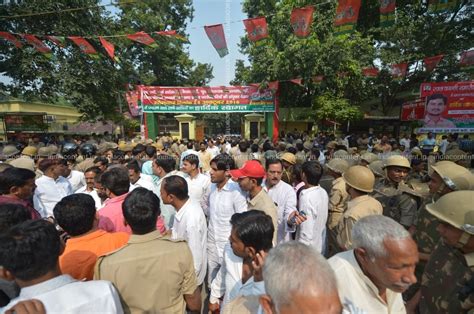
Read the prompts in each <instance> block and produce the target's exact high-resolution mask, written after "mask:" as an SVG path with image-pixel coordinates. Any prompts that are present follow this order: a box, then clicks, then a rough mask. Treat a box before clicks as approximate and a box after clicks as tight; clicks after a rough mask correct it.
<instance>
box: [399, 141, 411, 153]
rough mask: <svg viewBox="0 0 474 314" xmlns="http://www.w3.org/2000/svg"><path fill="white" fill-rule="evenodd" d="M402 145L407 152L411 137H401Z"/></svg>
mask: <svg viewBox="0 0 474 314" xmlns="http://www.w3.org/2000/svg"><path fill="white" fill-rule="evenodd" d="M400 145H403V146H404V147H405V150H404V151H405V152H406V151H408V150H410V139H409V138H402V139H400Z"/></svg>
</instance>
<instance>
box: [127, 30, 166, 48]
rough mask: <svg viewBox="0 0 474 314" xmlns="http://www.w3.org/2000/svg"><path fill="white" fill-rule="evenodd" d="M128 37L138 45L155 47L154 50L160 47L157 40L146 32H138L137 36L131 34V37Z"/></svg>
mask: <svg viewBox="0 0 474 314" xmlns="http://www.w3.org/2000/svg"><path fill="white" fill-rule="evenodd" d="M127 37H128V38H129V39H131V40H133V41H136V42H137V43H141V44H144V45H147V46H150V47H153V48H157V47H158V45H157V44H156V42H155V40H154V39H153V38H152V37H151V36H150V35H148V34H147V33H145V32H138V33H135V34H129V35H127Z"/></svg>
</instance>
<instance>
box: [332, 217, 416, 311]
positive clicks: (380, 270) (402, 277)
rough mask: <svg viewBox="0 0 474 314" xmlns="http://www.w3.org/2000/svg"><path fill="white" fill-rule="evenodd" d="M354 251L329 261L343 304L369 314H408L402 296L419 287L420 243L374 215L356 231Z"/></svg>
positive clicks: (397, 225) (357, 227) (361, 222)
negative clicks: (416, 272) (417, 266)
mask: <svg viewBox="0 0 474 314" xmlns="http://www.w3.org/2000/svg"><path fill="white" fill-rule="evenodd" d="M352 243H353V248H354V249H353V250H350V251H346V252H342V253H339V254H337V255H335V256H333V257H332V258H330V259H329V265H331V267H332V268H333V270H334V272H335V274H336V278H337V286H338V290H339V297H340V299H341V301H344V300H346V299H349V300H351V301H353V302H354V305H355V306H356V307H358V308H360V309H362V310H364V311H365V312H367V313H405V312H406V310H405V305H404V303H403V299H402V292H404V291H405V290H407V288H408V287H409V286H410V285H411V284H413V283H416V277H415V274H414V271H415V265H416V263H417V262H418V250H417V248H416V243H415V241H413V239H412V238H411V236H410V234H409V233H408V231H406V230H405V228H403V226H401V225H400V224H398V223H396V222H395V221H394V220H392V219H390V218H388V217H385V216H382V215H373V216H367V217H364V218H362V219H360V220H359V221H358V222H357V223H356V224H355V226H354V228H353V229H352Z"/></svg>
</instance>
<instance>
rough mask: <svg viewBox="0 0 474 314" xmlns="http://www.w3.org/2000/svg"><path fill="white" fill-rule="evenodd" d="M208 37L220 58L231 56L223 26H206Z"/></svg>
mask: <svg viewBox="0 0 474 314" xmlns="http://www.w3.org/2000/svg"><path fill="white" fill-rule="evenodd" d="M204 30H205V31H206V34H207V37H209V40H210V41H211V43H212V45H213V46H214V48H215V49H216V50H217V53H218V54H219V57H221V58H223V57H225V56H226V55H228V54H229V50H228V49H227V43H226V41H225V35H224V27H223V26H222V24H218V25H210V26H204Z"/></svg>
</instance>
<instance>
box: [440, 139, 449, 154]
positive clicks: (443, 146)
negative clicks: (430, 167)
mask: <svg viewBox="0 0 474 314" xmlns="http://www.w3.org/2000/svg"><path fill="white" fill-rule="evenodd" d="M448 144H449V143H448V140H447V139H444V140H441V142H440V143H439V151H440V152H442V153H443V154H446V148H448Z"/></svg>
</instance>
